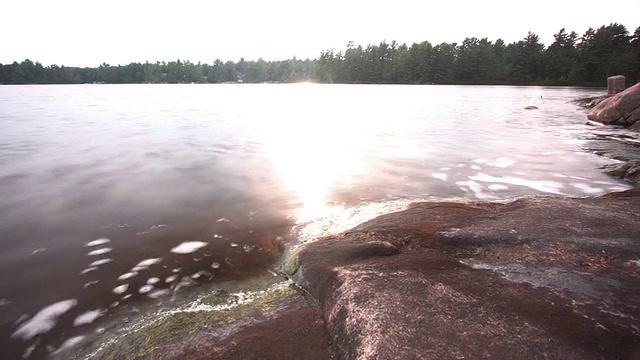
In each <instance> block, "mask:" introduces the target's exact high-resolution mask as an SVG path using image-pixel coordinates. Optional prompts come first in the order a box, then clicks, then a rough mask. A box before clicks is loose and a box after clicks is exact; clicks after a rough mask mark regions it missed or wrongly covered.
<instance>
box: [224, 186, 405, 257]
mask: <svg viewBox="0 0 640 360" xmlns="http://www.w3.org/2000/svg"><path fill="white" fill-rule="evenodd" d="M414 201H415V200H408V199H405V200H391V201H381V202H371V203H367V204H364V205H361V206H355V207H345V206H343V205H333V206H327V207H326V208H325V209H324V210H323V211H322V212H320V213H319V214H316V216H314V217H312V218H311V219H309V217H308V216H303V217H301V218H296V222H297V223H298V225H296V226H295V228H294V232H296V233H297V235H298V239H299V241H300V242H301V243H305V242H309V241H313V240H315V239H317V238H319V237H323V236H330V235H336V234H339V233H341V232H344V231H346V230H349V229H351V228H353V227H355V226H357V225H359V224H361V223H363V222H365V221H368V220H371V219H373V218H376V217H378V216H380V215H383V214H388V213H391V212H396V211H401V210H405V209H406V208H407V207H408V206H409V204H411V203H412V202H414ZM212 267H213V266H212Z"/></svg>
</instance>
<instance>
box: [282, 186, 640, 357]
mask: <svg viewBox="0 0 640 360" xmlns="http://www.w3.org/2000/svg"><path fill="white" fill-rule="evenodd" d="M638 219H640V191H628V192H623V193H619V194H614V195H610V196H604V197H599V198H593V199H567V198H551V197H541V198H526V199H521V200H517V201H515V202H512V203H509V204H496V203H474V202H468V203H420V204H415V205H413V206H412V207H410V208H409V209H408V210H406V211H403V212H399V213H394V214H389V215H385V216H382V217H379V218H377V219H375V220H372V221H370V222H368V223H365V224H362V225H360V226H358V227H356V228H354V229H352V230H350V231H348V232H346V233H344V234H342V235H340V236H336V237H330V238H326V239H322V240H319V241H317V242H315V243H311V244H309V245H308V246H307V247H305V248H304V249H303V250H301V251H300V253H299V255H298V257H299V261H298V262H297V266H295V267H294V269H289V270H290V272H291V276H292V277H293V278H294V279H295V281H297V282H298V283H299V284H300V285H301V286H303V287H305V288H307V289H308V291H309V292H310V294H311V295H312V296H313V297H315V298H316V299H318V301H319V302H320V307H321V308H322V309H323V313H324V319H325V323H326V326H327V329H328V332H329V334H330V337H331V342H332V347H333V348H332V352H333V354H334V357H335V358H337V359H440V358H442V359H463V358H464V359H470V358H491V359H508V358H524V359H533V358H545V357H547V358H556V359H600V358H608V359H617V358H620V359H632V358H635V359H637V358H639V356H640V308H638V307H637V304H639V303H640V222H638Z"/></svg>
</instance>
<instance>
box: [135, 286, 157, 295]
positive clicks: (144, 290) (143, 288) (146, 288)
mask: <svg viewBox="0 0 640 360" xmlns="http://www.w3.org/2000/svg"><path fill="white" fill-rule="evenodd" d="M151 290H153V285H142V286H141V287H140V289H138V292H139V293H140V294H146V293H148V292H149V291H151Z"/></svg>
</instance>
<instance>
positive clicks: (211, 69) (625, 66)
mask: <svg viewBox="0 0 640 360" xmlns="http://www.w3.org/2000/svg"><path fill="white" fill-rule="evenodd" d="M554 38H555V41H554V42H553V43H552V44H551V45H549V46H548V47H545V46H544V44H542V43H541V42H540V39H539V37H538V36H537V35H536V34H534V33H531V32H530V33H528V34H527V35H526V37H524V38H523V39H522V40H520V41H517V42H514V43H511V44H505V42H504V41H503V40H501V39H498V40H496V41H495V42H492V41H490V40H488V39H487V38H483V39H478V38H475V37H473V38H466V39H464V41H462V43H460V44H457V43H442V44H437V45H433V44H431V43H429V42H428V41H424V42H421V43H414V44H412V45H411V46H407V45H405V44H398V43H397V42H396V41H391V42H389V43H387V42H386V41H383V42H381V43H380V44H377V45H368V46H366V47H362V46H359V45H355V44H353V43H352V42H350V43H349V44H348V45H347V49H346V50H345V51H344V52H342V51H338V52H336V51H335V50H323V51H321V52H320V55H319V57H318V58H317V59H313V60H311V59H306V60H300V59H296V58H293V59H289V60H282V61H264V60H262V59H260V60H258V61H245V60H244V59H240V61H238V62H233V61H226V62H222V61H221V60H215V61H214V62H213V63H212V64H202V63H197V64H194V63H192V62H189V61H180V60H177V61H170V62H164V61H163V62H155V63H149V62H146V63H144V64H141V63H131V64H129V65H118V66H110V65H108V64H102V65H100V66H99V67H97V68H78V67H65V66H57V65H51V66H47V67H44V66H42V64H40V63H38V62H35V63H34V62H33V61H31V60H28V59H27V60H24V61H23V62H21V63H18V62H14V63H13V64H9V65H2V64H0V83H4V84H33V83H40V84H53V83H56V84H59V83H63V84H68V83H191V82H194V83H224V82H245V83H261V82H300V81H316V82H326V83H331V82H333V83H349V84H380V83H384V84H540V85H542V84H545V85H587V86H588V85H591V86H604V84H605V82H606V78H607V77H608V76H611V75H616V74H623V75H625V76H626V77H627V82H628V84H634V83H636V82H637V81H638V80H640V27H638V28H637V29H636V30H635V32H634V33H633V34H630V33H629V31H628V30H627V29H626V28H625V27H624V26H623V25H620V24H610V25H607V26H601V27H600V28H599V29H593V28H590V29H588V30H587V31H586V32H585V33H584V34H583V35H582V36H580V35H578V34H577V33H576V32H573V31H572V32H567V31H566V30H565V29H561V30H560V31H559V32H558V33H557V34H555V35H554Z"/></svg>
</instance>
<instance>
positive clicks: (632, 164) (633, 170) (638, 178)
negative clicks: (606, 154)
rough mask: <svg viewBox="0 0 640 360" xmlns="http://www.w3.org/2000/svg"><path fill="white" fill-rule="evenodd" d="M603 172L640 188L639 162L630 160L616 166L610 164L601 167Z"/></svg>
mask: <svg viewBox="0 0 640 360" xmlns="http://www.w3.org/2000/svg"><path fill="white" fill-rule="evenodd" d="M603 169H604V172H605V173H607V174H609V175H611V176H615V177H619V178H621V179H626V180H628V181H630V182H633V183H634V184H636V186H640V160H630V161H627V162H623V163H618V164H610V165H606V166H604V167H603Z"/></svg>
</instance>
